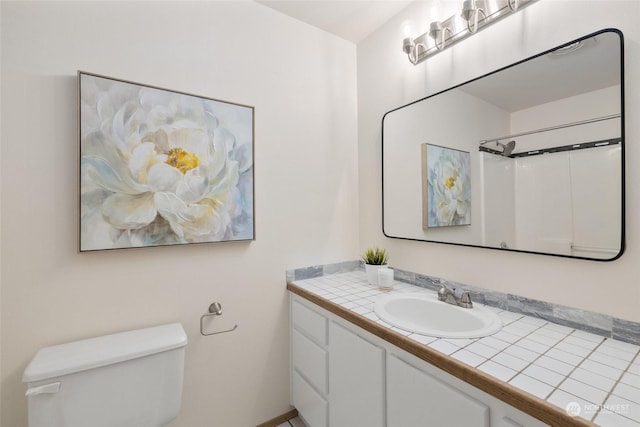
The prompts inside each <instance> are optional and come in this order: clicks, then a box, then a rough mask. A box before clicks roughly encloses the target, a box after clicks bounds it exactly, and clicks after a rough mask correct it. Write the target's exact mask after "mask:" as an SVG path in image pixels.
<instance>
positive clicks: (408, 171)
mask: <svg viewBox="0 0 640 427" xmlns="http://www.w3.org/2000/svg"><path fill="white" fill-rule="evenodd" d="M622 52H623V43H622V34H621V33H620V32H619V31H618V30H611V29H607V30H602V31H598V32H596V33H593V34H589V35H587V36H585V37H582V38H580V39H578V40H572V41H570V42H567V43H565V44H563V45H562V46H559V47H558V48H554V49H550V50H548V51H546V52H543V53H541V54H539V55H536V56H534V57H531V58H529V59H526V60H523V61H520V62H518V63H516V64H513V65H511V66H508V67H505V68H503V69H501V70H498V71H495V72H492V73H489V74H487V75H485V76H482V77H479V78H477V79H475V80H472V81H470V82H467V83H464V84H461V85H458V86H455V87H453V88H450V89H447V90H444V91H442V92H439V93H436V94H434V95H431V96H429V97H427V98H423V99H421V100H418V101H415V102H413V103H410V104H407V105H404V106H402V107H399V108H396V109H394V110H392V111H390V112H388V113H387V114H385V116H384V118H383V121H382V124H383V129H382V176H383V182H382V187H383V188H382V190H383V191H382V194H383V197H382V206H383V215H382V218H383V232H384V234H385V235H386V236H387V237H394V238H401V239H411V240H423V241H430V242H440V243H450V244H458V245H468V246H477V247H485V248H496V249H508V250H515V251H522V252H529V253H540V254H549V255H559V256H568V257H575V258H582V259H593V260H613V259H616V258H618V257H619V256H620V255H621V254H622V252H623V251H624V209H623V206H624V192H623V188H624V185H623V184H624V174H623V170H624V169H623V159H624V143H625V141H624V126H623V123H624V109H623V102H622V100H623V94H624V80H623V78H622V75H623V68H624V63H623V55H622ZM425 118H427V119H426V120H425ZM424 141H447V144H446V145H447V147H449V148H451V149H453V150H459V151H466V152H468V153H469V157H470V169H469V175H470V192H471V198H472V199H473V200H474V203H473V204H472V205H470V207H469V210H470V215H471V216H473V218H474V221H473V223H472V224H470V225H468V226H465V227H430V226H427V224H425V222H426V220H428V218H427V219H425V212H424V206H423V205H424V201H423V198H422V194H423V181H422V176H421V175H422V174H423V171H422V169H421V166H420V164H418V163H417V162H415V160H414V159H415V155H416V153H417V152H418V150H420V147H421V146H422V145H423V144H424ZM411 164H414V165H415V166H414V167H410V165H411ZM419 193H420V196H418V194H419Z"/></svg>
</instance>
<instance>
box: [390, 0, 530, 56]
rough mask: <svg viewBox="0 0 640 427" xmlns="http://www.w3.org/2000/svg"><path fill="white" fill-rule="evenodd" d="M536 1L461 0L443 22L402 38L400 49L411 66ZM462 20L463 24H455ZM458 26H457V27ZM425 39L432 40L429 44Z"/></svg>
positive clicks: (434, 23)
mask: <svg viewBox="0 0 640 427" xmlns="http://www.w3.org/2000/svg"><path fill="white" fill-rule="evenodd" d="M536 1H537V0H464V2H463V3H462V10H461V12H460V13H456V14H455V15H453V16H450V17H449V18H447V19H446V20H444V21H434V22H431V24H430V25H429V31H428V32H426V33H424V34H422V35H420V36H418V37H416V38H412V37H406V38H405V39H404V40H403V41H402V51H403V52H404V53H405V54H406V55H407V58H408V59H409V61H410V62H411V63H412V64H413V65H417V64H419V63H421V62H422V61H424V60H425V59H427V58H429V57H430V56H432V55H435V54H436V53H438V52H440V51H442V50H444V49H446V48H448V47H451V46H453V45H455V44H456V43H458V42H460V41H462V40H464V39H466V38H467V37H470V36H472V35H473V34H475V33H476V32H478V31H479V30H481V29H483V28H485V27H488V26H489V25H491V24H493V23H495V22H498V21H499V20H500V19H502V18H505V17H507V16H509V15H511V14H512V13H515V12H517V11H519V10H522V9H524V8H525V7H527V6H529V5H530V4H531V3H535V2H536ZM460 21H462V22H463V23H466V25H459V24H458V25H456V24H457V22H460ZM458 27H459V28H458ZM429 38H431V39H433V40H434V42H435V43H433V44H431V46H430V45H429Z"/></svg>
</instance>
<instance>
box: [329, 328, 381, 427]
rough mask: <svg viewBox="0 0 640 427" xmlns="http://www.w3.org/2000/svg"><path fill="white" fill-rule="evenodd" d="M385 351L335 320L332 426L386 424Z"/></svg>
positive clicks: (332, 331)
mask: <svg viewBox="0 0 640 427" xmlns="http://www.w3.org/2000/svg"><path fill="white" fill-rule="evenodd" d="M384 359H385V352H384V350H383V349H381V348H380V347H377V346H375V345H373V344H371V343H370V342H368V341H366V340H364V339H363V338H361V337H359V336H358V335H356V334H354V333H353V332H351V331H349V330H347V329H345V328H343V327H342V326H340V325H337V324H335V323H333V322H331V323H330V325H329V425H330V426H331V427H354V426H367V427H384V426H385V396H384Z"/></svg>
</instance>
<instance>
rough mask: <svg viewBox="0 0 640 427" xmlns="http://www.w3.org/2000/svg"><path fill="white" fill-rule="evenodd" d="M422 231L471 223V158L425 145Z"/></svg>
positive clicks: (465, 154)
mask: <svg viewBox="0 0 640 427" xmlns="http://www.w3.org/2000/svg"><path fill="white" fill-rule="evenodd" d="M421 151H422V153H421V160H422V228H423V229H425V230H426V229H427V228H432V227H445V226H452V225H470V224H471V174H470V155H469V153H468V152H467V151H460V150H455V149H452V148H447V147H440V146H438V145H431V144H422V146H421Z"/></svg>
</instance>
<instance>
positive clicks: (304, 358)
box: [291, 329, 328, 395]
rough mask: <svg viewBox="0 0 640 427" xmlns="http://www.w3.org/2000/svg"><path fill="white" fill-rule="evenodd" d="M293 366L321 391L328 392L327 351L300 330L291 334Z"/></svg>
mask: <svg viewBox="0 0 640 427" xmlns="http://www.w3.org/2000/svg"><path fill="white" fill-rule="evenodd" d="M291 351H292V362H293V367H294V369H296V370H297V371H298V372H299V373H300V374H302V375H303V376H304V377H305V378H306V379H307V380H309V382H310V383H311V385H313V386H314V387H315V388H316V389H317V390H318V391H319V392H321V393H322V394H324V395H326V394H327V391H328V390H327V383H328V381H327V358H328V355H327V352H326V351H325V350H323V349H322V348H321V347H319V346H318V345H317V344H314V343H313V342H312V341H311V340H310V339H309V338H307V337H305V336H304V335H302V334H301V333H300V332H298V331H296V330H295V329H294V330H293V333H292V334H291Z"/></svg>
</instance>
